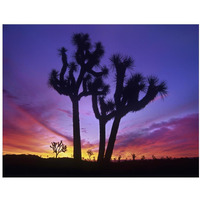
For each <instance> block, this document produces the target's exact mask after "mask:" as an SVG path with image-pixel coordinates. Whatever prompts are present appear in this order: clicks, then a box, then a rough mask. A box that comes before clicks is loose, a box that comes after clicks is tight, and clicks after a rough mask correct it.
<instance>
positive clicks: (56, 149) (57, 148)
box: [50, 140, 67, 158]
mask: <svg viewBox="0 0 200 200" xmlns="http://www.w3.org/2000/svg"><path fill="white" fill-rule="evenodd" d="M50 148H52V149H53V153H55V154H56V158H57V157H58V154H59V153H61V152H66V151H67V146H66V145H64V144H63V142H62V140H61V141H60V142H52V143H51V145H50Z"/></svg>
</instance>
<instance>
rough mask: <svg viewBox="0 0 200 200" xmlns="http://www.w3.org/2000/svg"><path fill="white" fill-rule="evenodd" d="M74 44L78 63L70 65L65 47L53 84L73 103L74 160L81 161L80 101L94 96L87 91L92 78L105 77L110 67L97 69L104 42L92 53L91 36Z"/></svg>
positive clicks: (83, 36) (77, 38)
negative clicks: (85, 97)
mask: <svg viewBox="0 0 200 200" xmlns="http://www.w3.org/2000/svg"><path fill="white" fill-rule="evenodd" d="M72 42H73V44H74V45H75V46H76V52H75V62H70V63H68V59H67V54H66V52H67V49H66V48H64V47H62V48H61V49H60V50H59V51H60V55H61V57H62V64H63V65H62V68H61V71H60V73H59V72H58V71H56V70H52V72H51V74H50V78H49V84H50V86H52V87H53V88H54V89H55V90H56V91H57V92H58V93H59V94H60V95H65V96H69V98H70V100H71V102H72V111H73V143H74V159H76V160H81V138H80V122H79V101H80V99H81V98H82V97H84V96H88V95H91V92H89V91H87V90H86V87H85V86H86V84H87V81H89V79H90V77H91V76H94V77H101V76H103V75H104V74H107V71H108V70H107V68H106V67H102V68H101V71H100V72H96V71H94V67H95V66H99V63H100V59H101V57H102V56H103V54H104V49H103V46H102V44H101V43H100V42H98V43H96V44H95V45H94V49H92V45H91V42H90V38H89V35H88V34H83V33H79V34H74V35H73V37H72ZM81 88H82V90H81ZM100 94H101V92H100Z"/></svg>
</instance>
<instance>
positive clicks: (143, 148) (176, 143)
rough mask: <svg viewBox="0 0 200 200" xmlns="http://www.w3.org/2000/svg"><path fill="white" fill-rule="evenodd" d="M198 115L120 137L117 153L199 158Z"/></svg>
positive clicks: (158, 124) (172, 120) (118, 138)
mask: <svg viewBox="0 0 200 200" xmlns="http://www.w3.org/2000/svg"><path fill="white" fill-rule="evenodd" d="M198 138H199V135H198V114H193V115H188V116H186V117H183V118H174V119H171V120H169V121H167V122H166V121H165V122H161V123H156V124H152V125H151V126H150V127H149V128H146V129H141V130H140V131H139V132H130V133H129V134H123V135H119V136H118V137H117V140H116V144H115V149H114V151H115V152H120V151H122V150H123V151H126V152H130V153H129V154H131V153H132V152H134V151H135V152H138V154H146V155H149V156H150V155H152V154H157V155H161V154H162V155H163V156H169V155H173V156H176V157H181V156H190V157H191V156H198V147H199V144H198V141H199V140H198Z"/></svg>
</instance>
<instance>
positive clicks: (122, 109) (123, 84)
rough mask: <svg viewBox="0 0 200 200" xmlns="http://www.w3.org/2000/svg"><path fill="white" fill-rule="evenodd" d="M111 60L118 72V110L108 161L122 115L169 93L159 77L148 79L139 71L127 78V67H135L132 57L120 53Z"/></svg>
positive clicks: (116, 97)
mask: <svg viewBox="0 0 200 200" xmlns="http://www.w3.org/2000/svg"><path fill="white" fill-rule="evenodd" d="M111 62H112V65H113V67H114V69H115V72H116V73H115V76H116V87H115V93H114V103H115V109H116V112H115V118H114V121H113V125H112V129H111V134H110V138H109V141H108V146H107V150H106V154H105V160H106V161H110V159H111V155H112V152H113V148H114V143H115V140H116V135H117V132H118V128H119V124H120V120H121V119H122V117H124V116H125V115H126V114H128V113H129V112H136V111H139V110H141V109H143V108H145V107H146V106H147V105H148V104H149V103H150V102H151V101H152V100H154V99H155V97H156V96H157V95H158V94H160V95H161V96H162V97H165V96H166V95H167V86H166V83H165V82H161V83H159V80H158V78H157V77H153V76H151V77H149V78H147V81H146V79H145V78H144V77H143V76H142V74H139V73H137V74H134V75H131V76H130V77H128V80H126V79H127V78H126V73H127V69H130V68H133V60H132V59H131V58H130V57H125V58H124V57H122V56H120V55H118V54H117V55H113V56H112V57H111ZM141 92H144V93H145V95H144V97H143V98H142V99H139V98H140V93H141Z"/></svg>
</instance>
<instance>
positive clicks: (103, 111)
mask: <svg viewBox="0 0 200 200" xmlns="http://www.w3.org/2000/svg"><path fill="white" fill-rule="evenodd" d="M88 90H89V91H91V93H92V107H93V111H94V114H95V117H96V118H97V119H98V120H99V135H100V139H99V154H98V159H97V160H98V162H101V161H103V158H104V153H105V143H106V123H107V122H108V121H109V120H111V119H112V118H113V117H114V116H115V110H114V107H115V105H114V102H113V101H112V100H105V95H106V94H107V93H108V91H109V86H108V85H105V84H104V82H103V81H102V79H101V78H96V79H95V80H94V81H93V82H91V83H90V84H88ZM100 90H101V91H102V93H103V94H104V95H98V94H99V93H100V92H99V91H100Z"/></svg>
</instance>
